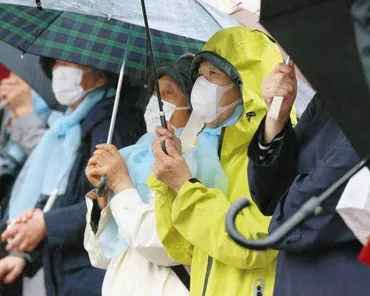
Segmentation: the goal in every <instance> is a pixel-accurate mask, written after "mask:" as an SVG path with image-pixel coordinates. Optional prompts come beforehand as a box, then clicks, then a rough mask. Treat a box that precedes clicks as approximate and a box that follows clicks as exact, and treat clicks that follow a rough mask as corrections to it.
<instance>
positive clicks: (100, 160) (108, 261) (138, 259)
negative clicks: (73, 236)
mask: <svg viewBox="0 0 370 296" xmlns="http://www.w3.org/2000/svg"><path fill="white" fill-rule="evenodd" d="M193 57H194V55H192V54H186V55H184V56H182V57H181V58H180V59H179V60H178V61H177V62H176V63H173V64H165V65H163V66H162V67H160V68H159V69H158V74H159V77H160V79H159V90H160V93H161V97H162V100H163V104H164V105H163V108H164V110H165V112H166V115H167V118H168V119H169V125H171V126H173V127H175V128H176V129H177V134H178V135H179V133H181V130H182V129H183V127H184V126H185V125H186V123H187V121H188V119H189V116H190V113H191V107H190V92H191V88H192V82H191V79H190V65H191V62H192V60H193ZM145 122H146V124H147V132H148V133H147V134H145V135H144V136H143V137H142V138H140V140H139V141H138V142H137V143H136V144H135V145H133V146H130V147H126V148H124V149H122V150H121V151H120V153H121V154H120V153H119V151H118V150H117V149H116V148H115V147H114V146H112V145H99V146H97V148H98V149H97V150H96V152H95V153H94V156H93V157H92V158H91V159H90V161H89V166H88V167H87V169H86V174H87V177H88V179H89V180H90V182H91V183H92V184H93V185H98V184H99V180H100V177H101V175H102V174H104V173H105V174H107V175H108V177H109V180H110V182H109V184H108V185H109V188H110V190H111V191H112V194H113V197H112V199H111V200H110V202H109V204H108V205H107V203H108V199H107V196H106V197H105V198H99V197H98V198H96V197H95V194H90V196H92V200H93V201H91V200H90V199H86V200H87V206H88V209H89V211H88V213H87V221H88V223H87V225H86V232H85V248H86V250H87V251H88V252H89V255H90V259H91V262H92V264H93V266H96V267H100V268H104V269H107V274H106V276H105V279H104V284H103V292H102V294H103V296H108V295H109V296H118V295H135V296H147V295H152V296H167V295H168V296H170V295H177V296H182V295H183V296H185V295H189V292H188V290H187V289H186V287H185V286H184V284H183V283H182V282H181V281H185V282H186V281H188V280H189V275H188V274H187V272H186V270H185V269H184V267H183V266H177V267H173V268H174V269H173V270H171V268H170V266H174V265H178V263H177V262H176V261H174V260H173V259H171V258H170V257H169V256H168V254H167V252H166V250H165V249H164V248H163V246H162V244H161V242H160V240H159V238H158V236H157V233H156V229H155V215H154V205H153V203H154V201H153V197H152V194H151V193H150V191H149V190H148V188H147V185H146V180H147V177H148V176H149V174H150V173H151V168H150V167H151V165H152V163H153V160H154V157H153V154H152V152H151V143H152V141H153V139H155V134H154V128H155V126H156V125H158V124H160V119H159V109H158V99H157V97H156V91H154V92H153V95H152V97H151V98H150V99H149V103H148V105H147V108H146V112H145ZM121 155H122V156H121ZM97 226H98V227H97ZM174 272H175V273H176V274H175V273H174ZM177 276H180V277H181V278H180V279H179V278H178V277H177ZM185 282H184V283H185Z"/></svg>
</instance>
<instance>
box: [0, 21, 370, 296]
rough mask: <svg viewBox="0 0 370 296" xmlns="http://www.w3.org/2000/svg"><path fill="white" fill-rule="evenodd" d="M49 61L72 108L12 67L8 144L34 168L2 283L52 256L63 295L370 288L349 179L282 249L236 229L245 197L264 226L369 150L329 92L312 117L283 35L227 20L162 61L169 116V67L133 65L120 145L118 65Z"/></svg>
mask: <svg viewBox="0 0 370 296" xmlns="http://www.w3.org/2000/svg"><path fill="white" fill-rule="evenodd" d="M41 66H42V69H43V71H44V72H45V74H46V75H47V76H48V77H50V78H51V83H52V88H53V92H54V94H55V98H56V100H57V101H58V103H59V104H60V105H62V106H64V107H65V108H66V111H65V112H59V111H58V112H56V111H53V110H50V108H49V107H48V106H47V104H46V103H45V102H44V101H43V100H42V98H41V97H40V95H38V94H37V93H36V92H35V91H34V90H32V89H31V88H30V87H29V86H28V85H27V83H26V82H25V81H23V80H22V78H20V77H18V76H17V75H16V73H11V75H10V76H9V78H6V79H3V80H2V81H0V100H8V103H7V105H6V108H5V109H3V115H2V125H1V133H0V145H1V147H2V149H3V150H4V151H6V152H7V153H6V156H7V157H9V155H11V157H10V158H11V159H12V160H13V161H15V162H16V164H17V167H19V170H18V171H19V172H18V171H17V175H16V176H17V177H16V179H15V182H14V185H12V187H11V188H9V190H8V191H9V192H8V194H6V193H4V194H3V196H6V195H8V197H9V198H5V197H3V198H2V199H3V200H2V207H1V211H2V212H1V218H2V219H1V231H2V234H1V240H2V242H3V244H2V247H1V258H2V259H0V278H2V281H3V284H4V285H3V288H2V289H3V290H2V291H1V290H0V291H1V292H0V295H1V296H5V295H6V296H18V295H22V291H21V287H22V278H23V277H25V276H27V277H32V276H33V275H35V274H36V272H37V271H38V270H39V269H40V268H41V267H43V269H44V275H45V276H44V284H45V288H46V295H48V296H67V295H68V296H73V295H76V296H77V295H79V296H81V295H83V296H85V295H86V296H94V295H103V296H115V295H117V296H118V295H135V296H141V295H142V296H148V295H153V296H169V295H180V296H181V295H184V296H186V295H192V296H216V295H232V296H242V295H250V296H252V295H254V296H272V295H275V296H312V295H315V296H320V295H322V296H323V295H336V296H340V295H343V296H344V295H345V296H357V295H364V291H366V290H367V278H368V277H370V269H369V268H368V267H367V266H365V265H364V264H362V263H360V262H358V260H357V256H358V253H359V251H360V250H361V246H362V245H361V243H360V242H359V241H358V240H357V239H356V237H355V236H354V235H353V233H352V232H351V231H350V230H349V228H347V226H346V224H345V223H344V222H343V220H342V219H341V218H340V216H339V215H338V214H337V213H336V211H335V207H336V205H337V203H338V201H339V199H340V197H341V195H342V192H343V190H344V187H342V188H340V189H339V190H337V191H336V192H335V193H334V194H333V195H332V196H331V197H330V198H329V199H328V200H327V201H326V203H325V204H324V206H323V209H322V211H321V212H320V213H319V214H318V215H316V216H315V217H312V218H310V219H308V220H307V221H306V222H305V223H304V224H302V225H301V227H300V228H299V229H297V230H295V232H293V233H291V234H290V235H289V236H288V237H287V238H286V239H284V240H283V241H282V242H281V243H280V244H279V245H278V247H277V249H276V250H273V249H270V250H266V251H254V250H249V249H246V248H243V247H241V246H239V245H238V244H237V243H235V242H234V241H233V240H231V238H230V237H229V236H228V234H227V231H226V228H225V217H226V214H227V212H228V210H229V208H230V206H231V204H232V203H234V202H235V201H236V200H238V199H239V198H241V197H246V198H247V199H248V200H249V201H250V202H251V206H250V207H248V208H245V209H244V210H243V211H242V212H241V213H239V215H238V216H237V219H236V226H237V229H238V230H239V231H240V233H242V234H243V235H244V236H245V237H247V238H250V239H259V238H264V237H266V236H267V235H268V234H269V232H272V231H274V230H275V229H277V228H278V227H279V226H280V225H282V224H283V223H284V222H285V221H286V220H288V219H289V218H290V217H291V216H292V215H293V214H294V213H295V212H296V211H297V210H298V209H299V208H300V207H301V206H302V205H303V204H304V203H305V202H306V201H307V200H308V199H309V198H310V197H311V196H318V195H319V194H320V193H322V192H323V191H324V190H325V189H326V188H327V187H328V186H330V185H331V184H332V183H334V182H335V181H336V180H337V179H338V178H340V177H341V176H342V175H343V174H344V173H345V172H346V171H347V170H349V169H350V168H351V167H352V166H353V165H354V164H355V163H356V162H357V161H358V156H357V154H356V152H355V150H354V149H353V148H352V146H351V144H350V142H349V141H348V139H347V138H346V136H345V135H344V133H343V132H342V131H341V129H340V127H339V126H338V125H337V123H336V122H335V120H334V119H333V118H332V117H331V116H330V114H329V113H328V111H327V110H326V109H325V106H324V105H323V104H322V103H321V101H320V94H315V96H314V97H313V98H312V100H311V102H310V103H309V105H308V106H307V109H306V110H305V111H304V112H303V114H302V115H301V116H299V117H300V118H299V119H297V112H296V110H295V108H294V102H295V100H296V97H297V90H298V82H297V77H296V72H295V65H294V63H293V62H290V63H289V64H284V63H282V56H281V53H280V51H279V49H278V47H277V45H276V43H275V41H274V40H272V39H271V38H270V37H269V36H268V35H266V34H265V33H263V32H260V31H257V30H252V29H249V28H246V27H233V28H228V29H224V30H221V31H219V32H217V33H216V34H215V35H214V36H213V37H211V39H210V40H209V41H208V42H207V43H206V44H205V46H204V48H203V49H202V51H201V52H199V53H187V54H184V55H183V56H181V57H179V58H178V60H177V61H176V62H173V63H164V64H162V65H160V67H159V68H158V71H157V72H158V79H159V80H158V85H159V92H160V94H161V98H162V101H163V110H164V112H165V115H166V118H167V120H168V122H167V128H164V127H162V126H161V121H160V117H159V109H158V98H157V89H156V84H155V83H154V82H155V80H154V76H150V78H149V83H148V87H147V88H144V87H142V86H140V85H136V84H135V83H134V82H133V81H131V80H130V79H129V78H128V77H126V78H125V79H124V81H123V86H122V92H121V104H120V108H119V111H118V117H117V122H116V126H115V127H116V128H115V131H114V136H113V143H112V144H104V143H105V142H106V138H107V135H108V130H109V125H110V120H111V113H112V108H113V102H114V96H115V92H116V90H115V88H116V85H117V77H116V75H114V74H112V73H109V72H105V71H101V70H98V69H94V68H89V67H87V66H83V65H77V64H74V63H71V62H66V61H62V60H54V59H51V58H46V57H42V58H41ZM276 96H280V97H283V98H284V99H283V102H282V105H281V108H280V113H279V114H278V117H277V118H275V117H272V116H270V109H271V104H272V101H273V99H274V97H276ZM140 102H145V103H144V104H140ZM163 143H164V145H165V148H166V149H163ZM4 167H5V166H3V168H4ZM104 175H106V176H107V187H108V189H109V190H107V191H106V192H105V194H103V196H101V195H100V192H99V191H98V190H97V188H98V187H99V185H100V182H101V179H102V177H103V176H104ZM0 181H1V180H0ZM51 199H53V200H54V202H53V203H52V205H51V208H50V209H49V208H48V207H50V202H49V203H48V201H50V200H51ZM45 206H46V208H45ZM23 295H30V294H27V291H23Z"/></svg>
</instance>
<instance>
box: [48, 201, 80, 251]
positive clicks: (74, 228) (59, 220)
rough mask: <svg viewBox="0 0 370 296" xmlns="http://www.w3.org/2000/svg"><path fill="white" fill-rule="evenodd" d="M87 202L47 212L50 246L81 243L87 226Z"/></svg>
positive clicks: (63, 246)
mask: <svg viewBox="0 0 370 296" xmlns="http://www.w3.org/2000/svg"><path fill="white" fill-rule="evenodd" d="M86 212H87V208H86V202H85V201H82V202H80V203H78V204H75V205H71V206H67V207H63V208H60V209H55V210H53V211H50V212H49V213H46V214H45V223H46V232H47V237H48V239H47V241H46V243H47V244H48V247H49V248H55V247H58V248H68V247H71V246H73V245H74V246H75V245H76V244H81V243H82V241H81V238H82V237H83V235H84V230H85V226H86V218H85V217H86Z"/></svg>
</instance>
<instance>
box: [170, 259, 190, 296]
mask: <svg viewBox="0 0 370 296" xmlns="http://www.w3.org/2000/svg"><path fill="white" fill-rule="evenodd" d="M171 269H172V271H173V272H174V273H175V274H176V275H177V277H178V278H179V279H180V281H181V282H182V283H183V284H184V286H185V287H186V289H188V290H189V291H190V275H189V274H188V272H187V271H186V269H185V267H184V266H183V265H176V266H171Z"/></svg>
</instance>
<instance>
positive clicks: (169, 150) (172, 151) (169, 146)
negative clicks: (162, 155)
mask: <svg viewBox="0 0 370 296" xmlns="http://www.w3.org/2000/svg"><path fill="white" fill-rule="evenodd" d="M166 149H167V153H168V156H171V157H173V158H176V157H178V156H179V152H178V151H177V150H176V148H175V145H174V144H173V142H172V141H170V140H167V141H166Z"/></svg>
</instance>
